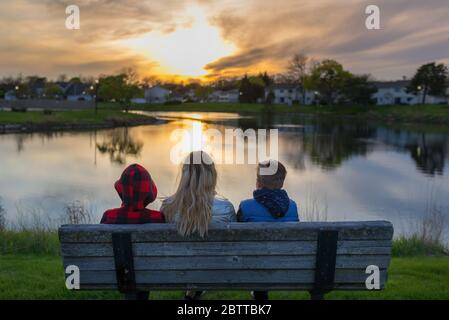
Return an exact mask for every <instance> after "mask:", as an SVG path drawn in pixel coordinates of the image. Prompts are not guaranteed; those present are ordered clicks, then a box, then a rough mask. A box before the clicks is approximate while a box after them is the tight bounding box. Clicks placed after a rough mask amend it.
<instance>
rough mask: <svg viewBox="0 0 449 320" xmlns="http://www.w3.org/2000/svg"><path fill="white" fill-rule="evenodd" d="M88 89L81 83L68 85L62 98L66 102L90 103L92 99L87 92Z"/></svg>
mask: <svg viewBox="0 0 449 320" xmlns="http://www.w3.org/2000/svg"><path fill="white" fill-rule="evenodd" d="M89 91H90V87H89V86H88V85H86V84H84V83H81V82H72V83H70V84H69V85H68V86H67V87H66V89H65V91H64V96H65V97H66V99H67V100H68V101H92V100H93V99H94V97H93V96H92V95H90V94H89V93H88V92H89Z"/></svg>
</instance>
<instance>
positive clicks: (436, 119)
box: [0, 103, 449, 125]
mask: <svg viewBox="0 0 449 320" xmlns="http://www.w3.org/2000/svg"><path fill="white" fill-rule="evenodd" d="M132 108H133V109H135V110H145V111H172V112H177V111H183V112H232V113H243V114H248V113H249V114H250V113H263V112H273V113H297V114H310V115H326V116H356V117H360V118H366V119H375V120H382V121H388V122H390V123H396V122H397V123H404V122H411V123H449V106H447V105H416V106H396V105H394V106H346V105H342V106H299V105H294V106H287V105H272V106H265V105H263V104H240V103H185V104H179V105H153V104H146V105H137V104H135V105H133V106H132ZM142 117H144V116H142V115H136V114H132V113H124V112H122V111H121V107H120V105H119V104H114V103H100V104H99V111H98V113H97V114H96V113H95V112H94V110H81V111H59V112H53V113H52V114H50V115H46V114H44V113H43V112H42V111H34V112H32V111H29V112H9V111H0V124H27V123H28V124H90V125H95V124H103V123H106V122H110V121H117V122H119V121H120V122H123V121H127V120H133V119H139V118H142Z"/></svg>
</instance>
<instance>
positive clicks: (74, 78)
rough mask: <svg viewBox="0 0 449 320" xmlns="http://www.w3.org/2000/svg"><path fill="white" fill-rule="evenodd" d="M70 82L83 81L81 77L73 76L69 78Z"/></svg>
mask: <svg viewBox="0 0 449 320" xmlns="http://www.w3.org/2000/svg"><path fill="white" fill-rule="evenodd" d="M69 82H70V83H81V82H82V81H81V77H73V78H71V79H70V80H69Z"/></svg>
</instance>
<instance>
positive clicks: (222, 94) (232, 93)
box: [208, 89, 240, 103]
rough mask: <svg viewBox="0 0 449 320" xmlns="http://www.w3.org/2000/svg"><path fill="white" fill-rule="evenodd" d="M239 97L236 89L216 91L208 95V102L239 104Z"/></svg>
mask: <svg viewBox="0 0 449 320" xmlns="http://www.w3.org/2000/svg"><path fill="white" fill-rule="evenodd" d="M239 97H240V91H239V90H238V89H233V90H216V91H214V92H212V93H211V94H210V95H209V98H208V100H209V101H210V102H226V103H236V102H239Z"/></svg>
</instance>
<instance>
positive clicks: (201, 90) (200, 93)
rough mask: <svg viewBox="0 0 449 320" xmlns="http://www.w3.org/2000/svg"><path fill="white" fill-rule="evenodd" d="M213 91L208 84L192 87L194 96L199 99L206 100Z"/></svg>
mask: <svg viewBox="0 0 449 320" xmlns="http://www.w3.org/2000/svg"><path fill="white" fill-rule="evenodd" d="M213 91H214V89H213V88H212V87H210V86H199V87H197V88H196V89H194V92H195V96H196V97H197V98H198V99H199V100H206V99H207V97H209V95H210V94H211V93H212V92H213Z"/></svg>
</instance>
